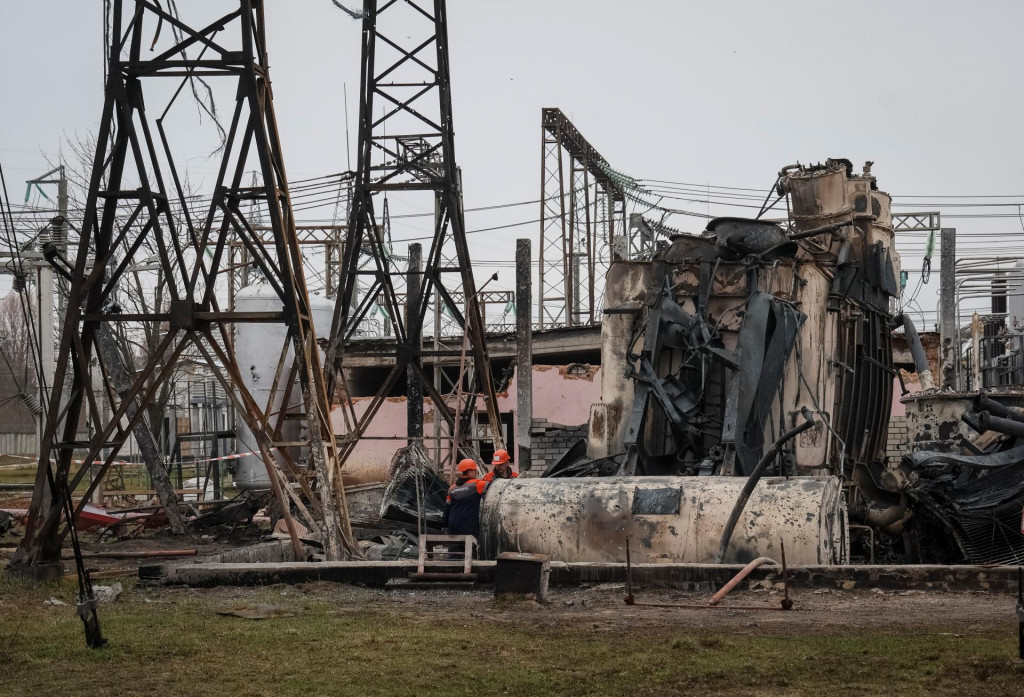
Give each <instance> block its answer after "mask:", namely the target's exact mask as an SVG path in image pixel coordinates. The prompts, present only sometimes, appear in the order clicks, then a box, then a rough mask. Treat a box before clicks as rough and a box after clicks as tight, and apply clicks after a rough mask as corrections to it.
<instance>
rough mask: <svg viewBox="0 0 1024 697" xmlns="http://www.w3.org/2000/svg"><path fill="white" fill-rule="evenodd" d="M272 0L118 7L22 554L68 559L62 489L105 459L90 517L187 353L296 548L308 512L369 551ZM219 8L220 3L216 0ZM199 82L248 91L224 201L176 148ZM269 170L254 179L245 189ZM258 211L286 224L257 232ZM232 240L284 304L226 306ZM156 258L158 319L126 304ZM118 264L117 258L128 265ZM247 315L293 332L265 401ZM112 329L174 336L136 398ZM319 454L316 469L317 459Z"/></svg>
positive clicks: (139, 370)
mask: <svg viewBox="0 0 1024 697" xmlns="http://www.w3.org/2000/svg"><path fill="white" fill-rule="evenodd" d="M262 5H263V3H262V2H260V1H259V0H238V3H237V5H236V6H235V9H234V10H233V11H231V12H229V13H228V14H226V15H224V16H221V17H215V18H214V19H213V21H210V22H209V23H205V25H204V26H203V27H202V28H194V27H192V26H190V25H189V24H188V23H186V22H185V21H182V20H181V19H179V18H178V17H177V16H176V13H175V14H172V13H170V12H168V11H166V10H164V9H162V6H161V5H160V4H159V3H157V2H155V1H148V0H115V2H114V4H113V14H112V27H111V32H110V36H111V45H110V46H109V47H108V49H109V54H108V55H109V57H108V71H107V83H106V91H105V94H106V99H105V102H104V106H103V114H102V118H101V121H100V130H99V134H98V137H97V139H96V144H97V145H96V153H95V158H94V161H93V170H92V175H91V179H90V184H89V193H88V198H87V200H86V207H85V217H84V219H83V221H82V224H81V236H80V241H79V245H78V252H77V257H76V258H75V259H74V260H73V262H72V263H68V262H66V261H65V262H64V265H63V266H60V265H58V268H60V269H62V273H64V274H65V275H66V276H67V277H68V278H69V279H70V285H71V294H70V299H69V303H68V310H67V314H66V319H65V322H64V327H63V334H62V337H61V342H60V349H59V358H58V361H57V372H56V377H55V379H54V381H53V385H54V387H53V391H52V396H51V398H50V401H49V404H48V406H47V412H46V414H47V416H46V428H45V433H44V438H43V443H42V447H41V453H40V459H39V474H38V476H37V480H36V487H35V491H34V492H33V499H32V506H31V510H30V515H29V522H28V525H27V528H26V534H25V538H24V540H23V542H22V544H21V546H20V547H19V548H18V550H17V552H16V554H15V558H14V560H13V561H14V563H15V564H26V565H38V564H59V560H60V547H61V540H62V539H63V538H64V536H65V535H66V534H67V533H68V529H67V527H64V528H63V530H62V529H60V528H61V526H60V515H61V505H60V504H61V503H62V502H61V501H60V500H58V498H57V497H58V494H59V491H61V490H64V491H75V490H76V489H77V488H78V487H79V486H80V485H83V480H85V478H86V476H87V475H88V474H89V472H90V464H88V463H93V462H94V461H99V462H101V464H100V466H99V471H98V472H96V471H94V472H93V477H92V479H91V483H89V484H88V486H85V489H84V491H81V490H79V491H80V493H81V494H82V498H81V502H80V503H79V504H78V505H77V508H76V513H77V512H80V511H81V510H82V508H83V506H84V505H85V504H86V502H87V501H88V500H89V497H90V495H91V494H92V492H93V490H94V489H95V487H96V486H97V485H98V484H99V482H101V481H102V479H103V473H104V472H105V471H106V469H107V468H108V467H109V466H110V464H111V462H112V461H113V460H114V459H115V458H117V455H118V452H119V451H120V450H121V447H122V446H123V445H124V444H125V442H126V440H127V439H128V437H129V434H130V432H131V431H132V428H133V427H134V425H135V424H137V423H139V421H140V420H141V419H143V418H145V414H146V410H147V407H148V406H149V405H150V404H151V403H152V401H153V398H154V395H155V394H156V391H157V390H158V389H159V387H160V385H161V383H162V382H164V381H166V380H168V379H169V377H170V376H171V374H172V372H173V370H174V366H175V362H176V361H177V360H178V359H179V358H180V357H182V356H191V357H192V358H194V359H197V360H204V361H205V362H206V363H207V364H208V365H209V366H211V367H212V368H214V370H213V371H212V372H213V374H214V375H215V376H216V377H217V378H218V380H219V381H220V383H221V384H222V386H223V388H224V390H225V392H226V393H227V394H228V395H229V396H230V397H231V399H232V400H233V401H234V404H235V406H236V407H237V409H238V410H239V412H240V413H241V414H243V415H244V419H245V422H246V425H247V426H248V427H249V429H251V431H252V433H253V434H254V436H255V439H256V445H257V446H258V449H259V451H260V453H261V455H262V458H263V460H264V462H265V463H266V465H267V468H268V472H269V474H270V481H271V486H272V488H273V490H274V493H275V495H276V496H277V499H278V502H279V504H280V506H281V509H282V511H283V516H284V517H285V519H286V521H287V523H288V526H289V531H290V533H291V539H292V544H293V546H294V548H295V551H296V554H300V553H301V552H302V545H301V543H300V542H299V539H298V533H297V526H296V525H295V523H294V521H293V520H292V517H291V515H290V513H289V511H290V509H291V508H292V507H293V506H294V507H295V508H296V509H297V510H298V511H299V512H300V514H301V515H302V517H303V518H304V522H305V523H306V524H307V525H309V526H311V529H313V530H320V531H321V532H322V533H323V543H324V549H325V552H326V555H327V557H328V558H333V559H337V558H341V557H343V556H345V554H346V553H352V554H357V553H358V552H357V551H356V548H355V545H354V542H353V540H352V534H351V528H350V524H349V520H348V514H347V508H346V505H345V494H344V489H343V488H342V486H341V477H340V476H336V469H337V468H336V462H337V451H336V445H335V441H334V434H333V431H332V428H331V422H330V418H329V415H330V404H329V401H328V399H327V390H326V384H325V380H324V373H323V369H322V365H321V358H320V354H319V349H318V346H317V339H316V333H315V330H314V328H313V324H312V315H311V311H310V302H309V296H308V292H307V288H306V281H305V276H304V272H303V266H302V257H301V253H300V248H299V240H298V238H297V235H296V230H295V221H294V219H293V214H292V207H291V201H290V195H289V188H288V180H287V177H286V175H285V166H284V161H283V159H282V152H281V143H280V140H279V138H278V132H277V124H276V121H275V116H274V107H273V100H272V95H271V90H270V79H269V73H268V68H267V46H266V33H265V29H266V26H265V23H264V17H263V7H262ZM202 10H203V11H206V13H207V14H210V12H209V10H208V8H202ZM193 11H196V10H195V9H193ZM198 14H202V11H199V12H198ZM196 78H201V79H204V80H207V81H209V82H210V83H211V84H214V86H217V85H220V86H221V89H224V90H225V91H226V90H231V91H230V92H226V93H227V94H230V95H231V96H233V97H234V100H235V101H234V104H233V105H232V109H231V111H230V113H231V121H230V125H229V126H228V127H227V129H226V131H225V136H224V137H225V140H224V143H223V148H222V149H221V150H220V152H219V158H220V163H219V167H218V168H217V175H216V180H215V183H214V186H213V187H212V191H211V193H210V194H209V196H210V197H209V198H203V199H201V202H200V203H198V204H197V203H196V202H195V200H194V198H193V197H192V196H191V195H188V194H187V193H186V191H185V189H184V186H183V182H184V177H183V174H184V172H182V171H180V170H179V168H178V167H177V166H176V164H175V155H176V146H177V147H182V146H183V145H187V143H185V144H182V143H178V142H175V140H174V139H173V138H172V137H171V135H172V134H173V133H174V129H173V128H167V127H166V126H167V122H166V118H167V117H168V114H169V113H171V112H172V110H173V108H174V106H175V103H176V102H177V100H178V99H179V97H180V96H181V95H182V94H183V93H184V94H186V95H187V94H188V93H189V92H190V90H189V89H187V87H186V83H187V82H188V81H189V80H191V79H196ZM161 81H162V84H161V85H160V86H157V85H156V84H154V83H161ZM168 81H170V83H169V84H168ZM150 101H151V102H152V103H153V104H155V105H158V106H157V107H156V110H155V114H157V115H156V116H155V118H154V116H153V115H151V112H150V111H149V110H148V109H147V106H150V103H149V102H150ZM164 103H166V107H165V106H164ZM190 106H191V105H190ZM177 154H180V153H177ZM252 170H255V171H256V172H257V174H256V176H255V178H254V179H253V180H252V181H246V182H245V183H243V179H246V178H247V177H246V175H247V173H249V172H250V171H252ZM197 207H198V208H199V210H198V212H196V209H197ZM204 209H205V210H204ZM254 210H258V213H254ZM257 217H261V218H262V221H263V224H264V225H266V226H268V227H269V228H270V230H269V232H264V231H257V230H255V229H254V228H255V227H256V225H255V224H254V222H255V219H256V218H257ZM233 235H234V236H236V237H237V239H240V240H241V241H242V243H243V245H244V247H245V250H246V252H247V254H248V259H249V260H251V263H253V264H255V266H256V267H258V269H259V270H260V272H261V273H262V276H263V277H264V278H265V280H266V283H267V284H268V285H269V287H270V288H272V289H273V292H274V293H275V294H276V295H277V296H278V298H280V302H281V304H280V309H273V308H271V309H269V310H268V311H264V312H236V311H230V310H229V311H221V310H220V307H219V302H220V301H219V299H218V287H219V290H220V292H224V290H225V287H224V281H225V280H226V278H225V277H226V276H227V269H226V268H225V266H226V265H227V264H226V260H227V259H228V249H227V248H228V247H229V245H230V242H231V239H232V236H233ZM147 255H153V257H154V258H155V259H156V263H157V266H158V268H159V271H157V272H156V273H155V274H154V275H155V277H156V278H155V280H154V281H153V282H152V283H153V286H154V287H159V288H161V289H162V294H163V298H164V301H163V302H162V303H160V304H159V305H158V306H155V307H154V308H153V311H152V312H144V313H137V314H134V313H130V312H123V311H121V310H120V308H118V307H117V306H115V305H112V304H111V303H110V302H109V300H110V299H111V296H112V294H113V293H114V292H115V290H116V289H117V287H118V284H119V283H120V282H121V281H122V279H123V278H125V277H126V275H127V274H130V273H132V269H133V267H134V265H135V264H136V262H137V261H138V260H139V259H140V258H141V257H144V256H147ZM112 259H116V260H117V261H116V262H115V263H113V264H111V260H112ZM218 282H219V283H220V285H219V286H218ZM245 322H260V323H270V324H278V325H283V326H284V327H285V328H286V331H285V332H284V336H285V337H286V338H285V340H284V342H283V345H282V346H273V347H269V346H268V350H270V351H273V350H277V349H279V350H280V359H279V361H278V364H277V365H278V368H277V374H276V375H275V377H274V384H273V387H272V390H271V398H270V399H269V401H268V403H266V404H264V403H262V402H259V403H258V402H257V401H256V399H255V398H254V397H253V395H252V393H251V392H250V391H249V390H248V389H247V388H246V385H245V383H244V382H243V379H242V374H243V371H245V370H248V369H249V367H248V366H242V365H239V364H238V362H237V361H236V360H235V356H234V352H233V351H232V348H231V341H230V333H231V331H232V326H233V325H234V324H237V323H245ZM103 325H107V326H114V325H119V329H120V330H122V331H124V332H125V333H126V334H127V335H128V336H132V335H133V333H141V332H153V333H155V334H156V335H157V336H159V337H160V338H159V347H158V349H157V350H156V351H154V352H152V353H151V355H147V356H144V357H142V358H141V359H139V360H138V363H141V365H139V364H138V363H137V365H136V366H135V368H136V370H135V372H134V376H133V378H134V379H133V381H132V384H131V387H130V389H128V390H126V391H124V392H120V391H119V392H115V391H114V390H113V389H112V388H111V387H110V385H111V380H110V366H108V365H106V364H105V361H104V359H103V353H102V352H97V351H96V350H95V346H96V337H97V334H98V330H99V329H100V327H101V326H103ZM94 358H95V359H96V360H97V361H98V367H99V370H100V371H101V373H102V376H103V378H104V385H106V389H107V392H108V394H107V397H108V399H109V400H110V403H111V404H112V405H113V407H114V408H113V414H112V415H111V416H109V417H107V418H104V416H103V412H102V410H101V408H100V405H99V404H98V403H97V400H96V398H95V396H94V394H93V392H92V391H91V389H90V387H91V384H90V362H91V361H92V360H94ZM68 374H70V384H71V390H70V397H69V398H68V399H67V401H66V403H63V404H62V401H61V397H60V390H61V386H62V385H64V384H65V376H66V375H68ZM84 417H88V418H89V419H91V420H92V422H93V423H95V424H99V427H98V428H97V429H96V432H95V435H94V436H93V437H91V438H90V439H88V440H80V437H79V436H78V430H79V425H80V423H82V421H83V418H84ZM286 419H287V420H289V422H290V423H294V422H295V421H298V422H299V423H300V424H301V429H300V433H301V432H302V429H304V436H305V437H304V438H303V439H300V441H301V442H299V441H291V442H288V441H285V440H284V438H283V436H282V425H283V424H284V422H285V420H286ZM306 442H308V446H306V445H305V443H306ZM76 451H79V452H84V453H85V457H84V462H85V463H87V464H84V465H80V466H79V467H78V468H77V470H75V471H73V465H74V464H75V463H81V462H82V460H75V459H74V457H75V452H76ZM303 459H305V460H306V465H307V466H306V467H301V466H300V464H301V461H302V460H303ZM51 463H52V464H51ZM310 463H311V465H312V466H311V467H310V466H309V464H310ZM48 480H49V481H53V482H54V483H55V484H56V488H57V490H58V491H53V490H52V489H51V488H50V486H49V485H48ZM291 482H295V483H297V487H295V486H292V485H291ZM68 522H69V523H70V522H71V521H68Z"/></svg>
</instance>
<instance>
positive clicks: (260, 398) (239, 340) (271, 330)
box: [234, 283, 334, 490]
mask: <svg viewBox="0 0 1024 697" xmlns="http://www.w3.org/2000/svg"><path fill="white" fill-rule="evenodd" d="M309 304H310V309H311V310H312V313H313V326H314V327H315V328H316V329H317V336H318V337H321V336H326V332H328V331H330V327H331V320H332V315H333V312H334V304H333V303H332V302H331V301H329V300H326V299H325V298H322V297H320V296H317V295H311V296H309ZM235 309H236V310H237V311H238V312H281V311H282V309H283V304H282V302H281V298H280V296H278V294H277V293H276V292H275V291H274V289H273V288H272V287H271V286H270V285H269V284H267V283H261V284H257V285H251V286H246V287H245V288H242V289H241V290H239V291H238V292H237V293H236V294H235ZM287 331H288V330H287V328H286V327H285V326H284V324H281V323H263V322H248V323H245V322H239V323H237V324H235V358H236V360H237V361H238V367H239V368H240V369H241V371H242V382H243V384H244V385H245V387H246V389H248V390H249V392H250V393H251V394H252V396H253V398H254V399H255V400H256V403H257V404H258V405H260V408H264V407H265V406H266V404H267V400H268V399H269V398H270V391H271V389H272V388H273V386H274V375H275V374H276V373H277V365H278V361H279V360H280V358H281V349H282V348H283V347H284V342H285V337H286V336H287ZM321 332H323V333H321ZM293 356H294V352H293V351H292V349H291V347H290V346H289V349H288V356H287V359H286V362H285V367H284V375H285V377H287V374H288V371H289V368H290V367H291V361H292V357H293ZM283 396H284V386H283V385H282V386H281V387H280V388H279V389H278V391H277V395H276V398H275V399H274V403H273V404H272V406H271V409H270V413H271V414H272V418H276V415H277V412H278V411H279V410H280V408H281V399H282V397H283ZM301 399H302V391H301V390H299V389H293V390H292V401H293V403H294V405H293V406H295V407H298V406H299V404H298V400H301ZM282 431H283V433H282V435H283V436H284V440H286V441H296V440H299V439H300V438H301V437H303V436H304V435H305V434H304V433H300V432H299V422H298V421H297V420H295V419H285V421H284V425H283V426H282ZM235 433H236V435H237V438H236V442H237V443H238V446H237V447H238V452H241V453H245V452H250V451H252V452H254V453H255V454H254V455H245V456H243V457H240V458H238V459H237V460H236V463H237V464H236V465H235V473H234V482H235V487H237V488H239V489H258V490H262V489H269V488H270V478H269V477H268V476H267V468H266V466H265V465H264V464H263V458H262V457H260V454H259V448H258V446H257V445H256V439H255V438H254V437H253V435H252V431H250V430H249V428H248V426H246V423H245V419H243V418H242V415H241V414H240V413H238V412H237V411H236V413H235ZM306 450H307V449H306V448H301V449H299V448H292V449H290V452H291V455H292V457H294V458H296V459H297V460H301V459H304V458H305V456H306V452H305V451H306Z"/></svg>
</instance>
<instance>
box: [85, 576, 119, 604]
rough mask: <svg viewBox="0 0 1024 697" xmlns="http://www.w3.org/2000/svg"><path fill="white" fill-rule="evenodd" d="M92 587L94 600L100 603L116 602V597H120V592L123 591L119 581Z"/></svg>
mask: <svg viewBox="0 0 1024 697" xmlns="http://www.w3.org/2000/svg"><path fill="white" fill-rule="evenodd" d="M92 589H93V591H94V592H95V593H96V600H98V601H99V602H101V603H113V602H117V599H118V598H120V597H121V593H123V592H124V586H122V585H121V582H120V581H117V582H115V583H113V584H111V585H109V586H93V587H92Z"/></svg>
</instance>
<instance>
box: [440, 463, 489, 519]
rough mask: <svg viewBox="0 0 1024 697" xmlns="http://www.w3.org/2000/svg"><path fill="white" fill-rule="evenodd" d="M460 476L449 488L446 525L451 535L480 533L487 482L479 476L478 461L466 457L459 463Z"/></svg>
mask: <svg viewBox="0 0 1024 697" xmlns="http://www.w3.org/2000/svg"><path fill="white" fill-rule="evenodd" d="M458 470H459V478H458V479H456V480H455V483H454V484H452V485H451V487H450V488H449V489H448V498H447V500H446V501H445V506H444V526H445V528H447V530H448V534H449V535H473V536H477V535H479V534H480V499H481V498H483V495H484V491H485V490H486V489H487V482H485V481H484V480H482V479H479V478H478V472H479V470H478V469H477V465H476V462H474V461H473V460H470V459H468V458H467V459H465V460H463V461H462V462H460V463H459V467H458Z"/></svg>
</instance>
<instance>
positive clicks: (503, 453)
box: [491, 450, 508, 465]
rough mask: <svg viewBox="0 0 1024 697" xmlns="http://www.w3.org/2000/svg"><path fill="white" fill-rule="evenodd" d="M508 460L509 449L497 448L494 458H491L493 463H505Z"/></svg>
mask: <svg viewBox="0 0 1024 697" xmlns="http://www.w3.org/2000/svg"><path fill="white" fill-rule="evenodd" d="M506 462H508V451H507V450H495V451H494V458H493V459H492V460H491V464H492V465H503V464H505V463H506Z"/></svg>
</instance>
